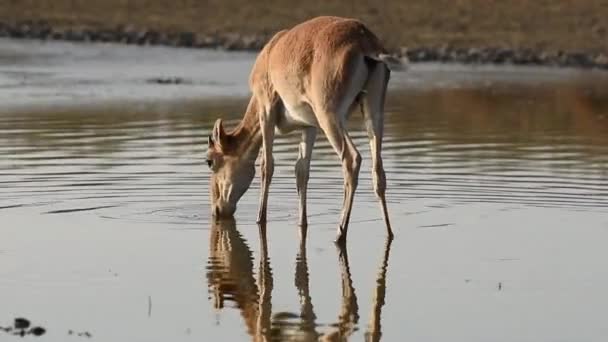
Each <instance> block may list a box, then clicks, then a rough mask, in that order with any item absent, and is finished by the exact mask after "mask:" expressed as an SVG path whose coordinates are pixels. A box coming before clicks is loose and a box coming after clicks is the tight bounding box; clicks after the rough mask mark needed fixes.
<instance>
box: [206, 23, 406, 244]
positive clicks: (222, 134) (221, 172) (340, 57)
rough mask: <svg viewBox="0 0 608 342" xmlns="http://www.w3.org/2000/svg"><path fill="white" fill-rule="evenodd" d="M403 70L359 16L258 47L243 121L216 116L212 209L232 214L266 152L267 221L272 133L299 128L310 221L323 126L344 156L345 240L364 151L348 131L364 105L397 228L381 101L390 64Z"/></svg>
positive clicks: (376, 175)
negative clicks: (314, 161) (229, 123)
mask: <svg viewBox="0 0 608 342" xmlns="http://www.w3.org/2000/svg"><path fill="white" fill-rule="evenodd" d="M402 69H405V62H404V61H402V60H400V59H397V58H395V57H391V56H390V55H388V54H387V53H386V50H385V49H384V47H383V46H382V44H381V43H380V40H379V39H378V38H377V37H376V36H375V35H374V34H373V33H372V32H371V31H370V30H369V29H368V28H367V27H366V26H365V25H364V24H363V23H361V22H360V21H357V20H354V19H347V18H339V17H318V18H314V19H311V20H308V21H306V22H303V23H301V24H299V25H297V26H295V27H293V28H291V29H289V30H283V31H280V32H278V33H277V34H275V35H274V37H272V39H271V40H270V41H269V42H268V43H267V44H266V45H265V46H264V48H263V49H262V51H261V52H260V53H259V55H258V57H257V59H256V61H255V64H254V66H253V69H252V71H251V74H250V78H249V86H250V88H251V91H252V96H251V99H250V101H249V104H248V106H247V110H246V112H245V115H244V116H243V119H242V120H241V122H240V123H239V124H238V125H237V127H236V128H234V129H233V130H232V131H230V132H226V131H225V130H224V126H223V125H222V120H221V119H218V120H217V121H216V122H215V125H214V127H213V131H212V133H211V135H210V136H209V139H208V144H209V149H208V152H207V164H208V165H209V167H210V169H211V170H212V175H211V183H210V193H211V204H212V213H213V215H214V216H216V217H220V216H232V215H233V214H234V212H235V210H236V204H237V202H238V200H239V199H240V198H241V196H242V195H243V194H244V193H245V191H247V189H248V188H249V186H250V185H251V182H252V180H253V177H254V175H255V160H256V158H257V156H258V154H259V151H260V148H261V150H262V152H261V194H260V202H259V211H258V217H257V220H258V222H265V221H266V209H267V203H268V189H269V186H270V182H271V179H272V175H273V171H274V160H273V156H272V145H273V140H274V135H275V132H276V133H277V134H284V133H288V132H291V131H293V130H296V129H298V130H301V131H302V139H301V142H300V147H299V155H298V159H297V162H296V165H295V174H296V188H297V192H298V196H299V223H300V225H302V226H305V225H306V224H307V218H306V216H307V215H306V189H307V184H308V178H309V169H310V158H311V155H312V149H313V145H314V142H315V137H316V135H317V130H318V129H319V128H320V129H322V130H323V132H324V133H325V136H326V137H327V139H328V140H329V142H330V144H331V146H332V147H333V149H334V150H335V151H336V153H337V154H338V156H339V157H340V160H341V162H342V170H343V173H344V203H343V207H342V213H341V219H340V226H339V228H338V236H337V239H336V241H337V242H345V239H346V234H347V230H348V222H349V218H350V214H351V209H352V204H353V198H354V195H355V189H356V188H357V182H358V177H359V168H360V165H361V155H360V154H359V152H358V151H357V148H356V147H355V145H354V144H353V141H352V138H351V137H350V136H349V135H348V131H347V130H346V124H345V122H346V120H347V118H348V115H349V114H350V112H351V111H353V110H354V109H355V108H356V107H357V106H360V107H361V110H362V112H363V116H364V119H365V124H366V127H367V132H368V135H369V139H370V147H371V155H372V175H373V182H374V191H375V193H376V195H377V197H378V198H379V200H380V204H381V208H382V214H383V217H384V222H385V224H386V229H387V234H388V236H389V237H392V235H393V233H392V230H391V225H390V221H389V216H388V210H387V207H386V198H385V190H386V177H385V173H384V167H383V166H382V156H381V152H382V135H383V125H384V101H385V94H386V87H387V83H388V80H389V76H390V70H402Z"/></svg>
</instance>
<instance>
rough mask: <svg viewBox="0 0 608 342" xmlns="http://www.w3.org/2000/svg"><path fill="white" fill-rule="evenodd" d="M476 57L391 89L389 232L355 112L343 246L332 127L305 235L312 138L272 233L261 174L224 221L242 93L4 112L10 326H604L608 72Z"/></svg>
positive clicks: (279, 177)
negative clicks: (215, 215)
mask: <svg viewBox="0 0 608 342" xmlns="http://www.w3.org/2000/svg"><path fill="white" fill-rule="evenodd" d="M417 72H418V73H419V74H421V75H424V74H425V71H424V70H420V69H419V70H418V71H417ZM463 73H464V71H461V72H455V73H452V74H448V75H443V76H437V77H436V78H435V79H436V80H438V81H437V82H435V83H433V85H432V86H427V87H419V86H411V85H410V86H407V85H406V86H404V87H402V88H400V89H393V90H392V92H391V93H390V94H389V99H388V103H387V108H386V110H387V114H386V121H387V122H386V129H385V131H386V132H385V148H384V159H385V166H386V169H387V177H388V184H389V185H388V186H389V191H388V198H389V202H390V203H389V209H390V214H391V218H392V221H393V226H394V227H393V228H394V230H395V234H396V238H395V240H394V241H392V243H390V244H387V242H386V241H385V238H384V236H385V231H384V227H383V225H382V221H381V216H380V209H379V208H378V204H377V201H376V200H375V198H374V196H373V193H372V189H371V176H370V172H369V166H370V163H369V153H368V148H367V142H366V137H365V135H364V133H363V131H362V130H361V129H360V126H361V122H360V118H358V117H353V118H352V120H351V121H350V124H351V126H352V130H353V134H352V135H353V136H354V137H355V141H356V143H357V145H358V146H359V148H360V151H361V152H362V154H363V159H364V164H363V166H362V169H361V176H360V182H359V184H360V185H359V189H358V191H357V195H356V198H355V207H354V212H353V215H352V219H351V226H350V230H349V241H348V246H347V250H340V249H337V248H336V247H335V246H334V245H333V244H332V243H331V241H332V239H333V237H334V234H335V229H336V224H337V221H338V216H339V210H340V204H341V196H342V179H341V173H340V171H339V166H338V161H337V158H336V156H335V154H334V152H333V151H332V150H331V148H330V147H329V145H328V143H327V142H326V141H325V139H324V138H323V137H320V138H319V139H318V141H317V144H316V147H315V151H314V154H313V162H312V171H311V181H310V190H309V215H310V217H309V222H310V227H309V229H308V231H307V235H306V239H301V238H300V236H301V233H302V232H300V231H299V229H298V227H297V226H296V222H297V216H296V215H297V196H296V192H295V182H294V179H293V164H294V161H295V157H296V154H297V141H298V138H299V137H298V135H289V136H285V137H280V138H279V139H278V141H277V143H276V145H275V159H276V163H277V168H276V171H275V178H274V180H273V183H272V187H271V194H270V207H269V224H268V226H267V227H266V235H267V239H263V238H261V237H260V235H259V229H258V226H257V225H256V224H255V215H256V210H257V195H258V189H259V185H258V181H257V180H256V181H255V182H254V185H253V187H252V188H251V189H250V191H248V193H247V194H246V195H245V196H244V198H243V199H242V200H241V203H240V204H239V208H238V212H237V216H236V220H235V221H232V222H230V221H228V222H222V223H214V222H212V221H211V220H210V218H209V215H208V211H209V208H208V207H209V204H208V190H207V184H208V175H209V174H208V171H207V169H206V166H205V165H204V152H205V145H204V143H205V141H206V135H207V134H208V132H209V130H210V128H211V126H212V124H213V122H214V120H215V119H216V117H217V116H219V115H221V116H223V117H225V118H229V120H228V121H227V123H228V124H235V123H236V121H237V119H238V118H239V113H240V112H242V110H243V108H244V106H245V100H244V99H242V98H235V99H230V100H229V99H223V100H218V99H215V100H214V99H202V100H189V101H158V102H153V101H151V102H145V103H140V104H138V105H133V104H132V103H121V102H120V101H115V102H113V103H108V104H99V103H97V104H96V105H95V106H80V107H75V106H71V107H70V106H66V107H60V106H54V107H52V109H50V110H48V109H44V108H41V107H36V108H32V109H29V110H28V109H24V108H20V109H6V110H3V112H2V113H1V114H0V183H1V186H0V218H1V222H2V224H1V228H0V232H2V239H1V240H0V305H1V307H2V310H0V326H6V325H9V323H10V322H11V321H12V319H13V318H14V317H17V316H24V317H27V318H30V319H31V320H32V321H33V322H35V324H38V325H42V326H44V327H45V328H47V329H48V333H47V334H46V335H45V337H46V338H47V339H48V340H53V341H63V340H65V339H66V338H67V337H68V336H69V335H68V331H69V330H73V331H74V332H76V333H77V332H84V331H87V332H90V333H91V334H92V335H93V338H94V339H96V340H100V341H167V340H228V341H233V340H253V339H256V338H261V337H266V338H269V339H287V338H299V339H302V340H310V339H316V338H319V337H321V336H323V337H324V338H330V339H331V338H335V337H336V334H342V336H348V337H351V338H352V340H361V339H364V338H367V339H370V340H376V339H378V338H382V339H383V340H387V341H396V340H416V341H444V340H457V341H488V340H492V341H556V340H576V341H601V340H603V339H604V338H605V337H606V336H608V327H607V326H606V325H605V322H604V319H603V312H604V309H605V307H606V306H607V305H608V297H607V296H606V295H605V289H606V287H607V286H608V274H607V273H606V272H605V270H606V266H608V262H607V260H608V249H606V248H605V241H607V239H608V229H607V228H608V179H607V175H608V96H607V95H608V91H607V89H608V82H607V81H606V80H604V79H602V78H601V77H600V78H599V79H594V78H584V77H583V78H580V77H579V78H572V79H564V78H560V80H552V79H549V80H547V79H540V80H538V79H536V80H533V81H532V82H531V81H530V80H523V81H522V80H521V79H518V78H517V77H513V75H512V74H510V73H505V75H503V76H504V77H502V78H500V79H497V78H496V77H494V78H493V79H492V81H491V82H490V81H488V82H485V81H484V80H483V77H478V79H477V80H475V81H474V82H470V80H468V79H466V78H462V77H461V76H462V75H463ZM499 74H500V73H499ZM459 75H460V77H461V78H460V79H459V78H458V77H459ZM442 77H443V78H442ZM455 79H456V80H458V81H457V82H455V81H454V80H455ZM396 82H397V83H399V79H397V81H396ZM96 102H97V101H96ZM0 334H3V333H2V332H0ZM0 336H1V337H2V338H4V337H6V336H8V335H0ZM72 337H73V336H72ZM74 338H77V337H74Z"/></svg>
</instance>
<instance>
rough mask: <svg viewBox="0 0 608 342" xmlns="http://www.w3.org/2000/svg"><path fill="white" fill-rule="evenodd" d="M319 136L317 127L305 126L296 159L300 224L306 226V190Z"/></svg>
mask: <svg viewBox="0 0 608 342" xmlns="http://www.w3.org/2000/svg"><path fill="white" fill-rule="evenodd" d="M316 137H317V129H316V128H315V127H309V128H305V129H304V130H303V131H302V140H301V141H300V152H299V154H298V160H297V161H296V167H295V171H296V187H297V189H298V197H299V199H300V222H299V224H300V226H301V227H305V226H306V225H307V224H308V218H307V213H306V192H307V189H308V179H309V174H310V158H311V156H312V149H313V146H314V144H315V138H316Z"/></svg>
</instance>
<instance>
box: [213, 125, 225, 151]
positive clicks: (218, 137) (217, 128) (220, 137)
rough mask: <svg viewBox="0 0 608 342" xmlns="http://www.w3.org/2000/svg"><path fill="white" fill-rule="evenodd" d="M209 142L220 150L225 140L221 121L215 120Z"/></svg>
mask: <svg viewBox="0 0 608 342" xmlns="http://www.w3.org/2000/svg"><path fill="white" fill-rule="evenodd" d="M210 140H211V142H212V143H215V144H217V145H218V146H219V147H220V148H222V145H223V144H222V143H223V142H225V140H226V131H225V130H224V125H223V124H222V119H217V120H215V125H214V126H213V133H212V135H211V137H210Z"/></svg>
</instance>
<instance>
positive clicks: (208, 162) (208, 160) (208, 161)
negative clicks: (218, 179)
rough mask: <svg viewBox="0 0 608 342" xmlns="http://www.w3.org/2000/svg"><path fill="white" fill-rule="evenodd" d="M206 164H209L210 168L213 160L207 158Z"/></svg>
mask: <svg viewBox="0 0 608 342" xmlns="http://www.w3.org/2000/svg"><path fill="white" fill-rule="evenodd" d="M207 166H209V168H211V167H212V166H213V160H211V159H207Z"/></svg>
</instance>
